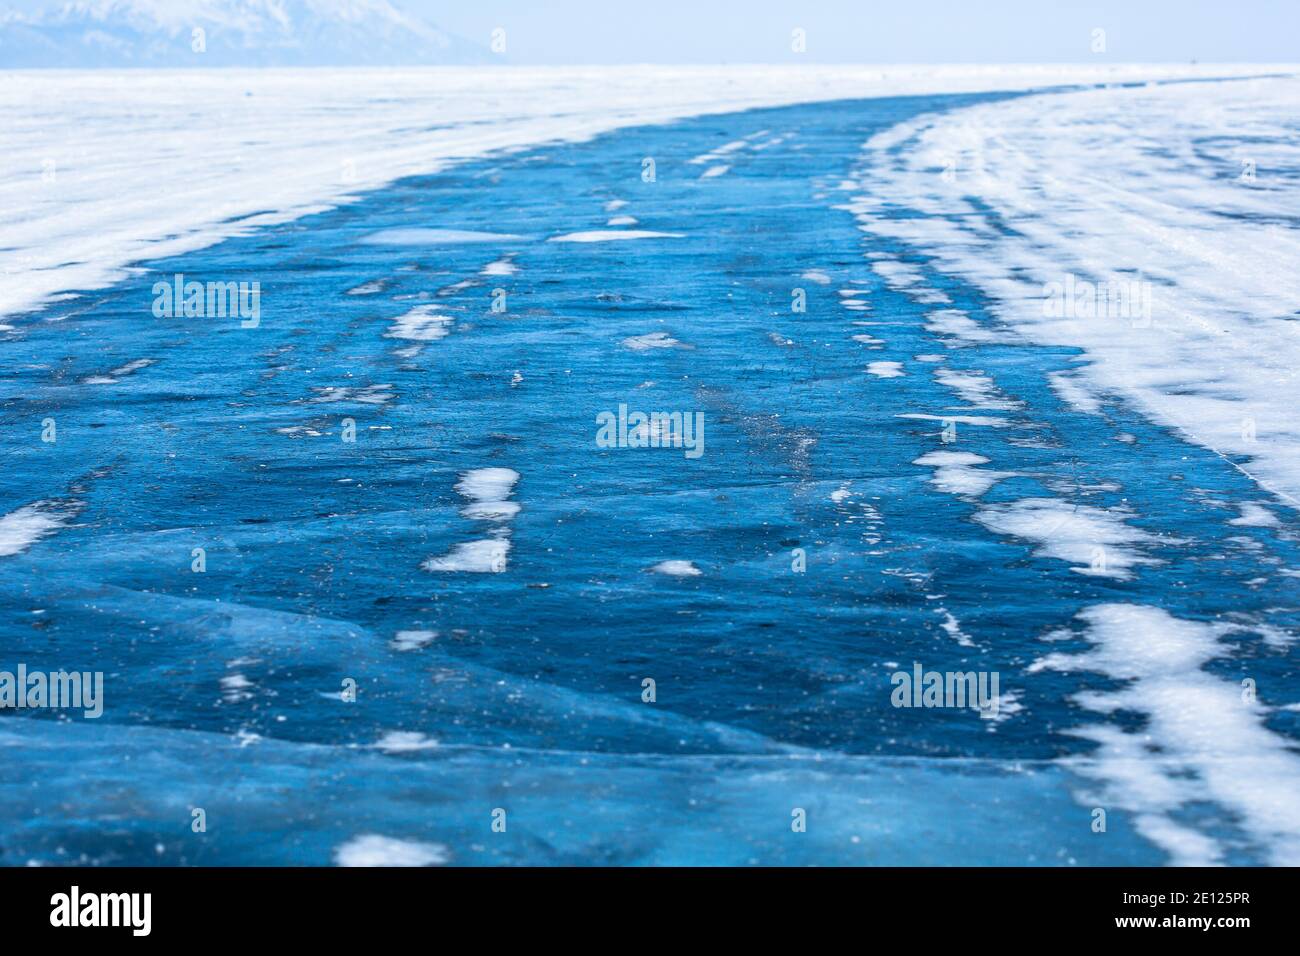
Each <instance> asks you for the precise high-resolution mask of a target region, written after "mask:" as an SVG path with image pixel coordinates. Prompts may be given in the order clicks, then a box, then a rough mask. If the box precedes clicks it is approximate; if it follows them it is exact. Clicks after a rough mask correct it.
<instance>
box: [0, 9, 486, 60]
mask: <svg viewBox="0 0 1300 956" xmlns="http://www.w3.org/2000/svg"><path fill="white" fill-rule="evenodd" d="M490 58H493V57H492V54H491V53H489V52H488V50H487V48H486V47H483V46H479V45H477V44H474V43H471V42H469V41H467V40H463V39H461V38H459V37H455V36H452V35H450V34H447V33H444V32H442V31H441V30H439V29H437V28H436V27H434V26H432V25H431V24H429V23H426V22H424V21H423V20H421V19H420V18H419V17H416V16H413V15H411V14H408V13H405V12H403V11H402V10H399V9H398V8H397V7H395V6H394V5H393V4H392V3H390V2H389V0H81V2H75V3H64V4H61V5H59V6H57V8H56V7H51V8H50V9H48V10H45V11H42V12H39V13H29V14H22V13H12V12H10V13H4V12H0V69H6V68H14V69H17V68H25V67H129V66H152V67H174V66H193V67H217V66H351V65H358V66H360V65H373V66H379V65H394V66H412V65H421V64H439V63H454V64H461V63H480V62H485V61H487V60H488V59H490Z"/></svg>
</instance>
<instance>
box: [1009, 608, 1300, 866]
mask: <svg viewBox="0 0 1300 956" xmlns="http://www.w3.org/2000/svg"><path fill="white" fill-rule="evenodd" d="M1079 616H1080V618H1081V619H1082V620H1083V622H1084V623H1085V624H1086V625H1087V630H1086V631H1085V632H1084V637H1085V638H1086V639H1087V640H1088V641H1089V642H1090V643H1091V644H1092V648H1091V649H1090V650H1088V651H1086V652H1084V653H1081V654H1052V655H1049V656H1048V657H1046V658H1044V659H1043V660H1041V661H1039V662H1038V663H1037V664H1035V665H1034V667H1033V668H1031V670H1055V671H1064V672H1078V671H1086V672H1089V673H1096V674H1102V675H1105V676H1106V677H1109V678H1111V679H1112V680H1115V681H1122V682H1123V683H1122V684H1121V685H1120V686H1119V688H1118V689H1115V690H1098V691H1091V692H1086V693H1083V694H1080V695H1078V697H1077V698H1076V699H1077V701H1078V703H1080V704H1081V705H1082V706H1083V707H1084V708H1086V709H1087V710H1089V711H1092V712H1094V713H1097V714H1100V715H1103V716H1107V717H1108V716H1110V715H1112V714H1114V713H1115V712H1117V711H1125V712H1131V713H1135V714H1141V715H1143V717H1144V718H1145V720H1144V721H1143V723H1142V724H1141V727H1140V729H1137V730H1130V731H1125V730H1122V729H1121V728H1120V727H1119V726H1117V725H1116V724H1113V723H1109V724H1100V725H1089V726H1085V727H1082V728H1078V729H1076V730H1075V731H1074V733H1075V734H1076V735H1077V736H1080V737H1086V738H1088V739H1090V740H1093V741H1096V742H1097V744H1098V745H1099V747H1098V750H1097V751H1096V752H1095V753H1094V754H1093V755H1091V756H1089V757H1087V758H1081V759H1080V760H1079V761H1078V762H1077V768H1078V769H1079V770H1080V771H1081V772H1083V773H1084V774H1086V775H1087V776H1090V777H1093V778H1096V779H1098V780H1100V781H1103V782H1104V784H1105V785H1106V788H1107V793H1106V794H1105V797H1106V798H1108V799H1110V800H1113V801H1115V803H1116V804H1117V805H1118V806H1121V807H1124V808H1125V809H1127V810H1130V811H1131V812H1133V813H1134V814H1135V824H1136V826H1137V829H1138V831H1139V832H1140V833H1142V834H1143V835H1144V836H1145V837H1147V839H1149V840H1151V841H1152V842H1153V843H1156V844H1157V845H1159V846H1161V847H1162V848H1163V849H1165V850H1166V852H1168V853H1169V855H1170V859H1171V862H1173V863H1176V864H1181V865H1199V866H1209V865H1216V864H1219V863H1222V862H1224V859H1223V854H1224V851H1225V849H1226V848H1225V847H1223V846H1222V845H1220V843H1219V841H1218V840H1214V839H1211V838H1209V837H1207V836H1205V835H1204V834H1202V833H1200V832H1198V831H1197V830H1195V829H1193V828H1192V827H1191V825H1190V824H1188V823H1185V822H1176V821H1175V820H1174V816H1175V814H1177V813H1178V811H1180V810H1183V809H1191V808H1194V807H1195V806H1196V805H1197V804H1198V803H1204V802H1212V803H1214V804H1217V805H1219V806H1221V807H1223V808H1225V809H1226V810H1228V811H1229V812H1230V813H1231V814H1232V817H1233V819H1234V820H1236V821H1238V823H1239V825H1240V827H1241V828H1242V829H1243V830H1244V831H1245V832H1246V833H1247V834H1249V835H1250V836H1251V837H1252V838H1253V839H1255V840H1256V841H1258V843H1259V844H1260V845H1261V846H1262V847H1263V848H1265V850H1266V852H1267V853H1268V854H1269V856H1270V857H1271V859H1272V862H1273V863H1274V864H1275V865H1279V866H1296V865H1297V864H1300V837H1297V834H1300V802H1297V801H1296V799H1295V794H1296V793H1298V792H1300V758H1297V757H1296V755H1295V753H1294V752H1293V751H1292V750H1291V748H1290V747H1289V746H1288V742H1287V740H1286V739H1285V738H1283V737H1280V736H1278V735H1276V734H1274V733H1272V732H1271V731H1270V730H1268V729H1267V727H1266V726H1265V725H1264V720H1263V717H1264V714H1263V708H1262V707H1260V706H1259V705H1258V704H1257V703H1255V702H1251V701H1247V700H1245V699H1244V698H1243V695H1242V688H1241V685H1240V684H1239V683H1237V682H1235V681H1234V680H1231V679H1225V678H1222V677H1218V676H1215V675H1212V674H1210V673H1208V672H1206V671H1205V670H1204V669H1203V668H1204V666H1205V665H1206V664H1207V663H1209V662H1210V661H1212V660H1214V659H1215V658H1219V657H1225V656H1227V653H1228V649H1227V648H1226V647H1223V646H1221V645H1220V643H1219V638H1220V637H1221V636H1222V635H1223V634H1224V633H1225V631H1226V628H1225V627H1224V626H1222V625H1216V624H1207V623H1202V622H1199V621H1185V620H1180V619H1178V618H1176V617H1174V616H1172V615H1171V614H1169V613H1168V612H1167V611H1165V610H1163V609H1162V608H1155V607H1144V606H1141V605H1135V604H1103V605H1096V606H1093V607H1090V608H1087V609H1086V610H1085V611H1083V612H1082V613H1081V614H1080V615H1079Z"/></svg>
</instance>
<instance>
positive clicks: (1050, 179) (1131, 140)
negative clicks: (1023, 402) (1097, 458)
mask: <svg viewBox="0 0 1300 956" xmlns="http://www.w3.org/2000/svg"><path fill="white" fill-rule="evenodd" d="M1293 72H1294V71H1293ZM1297 122H1300V78H1297V77H1295V76H1291V77H1273V78H1267V79H1251V80H1241V81H1230V82H1222V83H1191V84H1181V83H1178V84H1164V85H1156V86H1141V87H1129V88H1122V89H1095V90H1084V91H1078V92H1066V93H1054V94H1049V95H1044V96H1030V97H1023V98H1018V99H1016V100H1009V101H1003V102H998V103H986V104H982V105H979V106H974V107H971V108H968V109H962V110H956V111H953V112H950V113H945V114H930V115H928V116H923V117H920V118H918V119H916V120H914V121H911V122H908V123H903V124H900V125H899V126H896V127H894V128H893V129H891V130H889V131H887V132H885V133H883V134H880V135H878V136H876V137H875V138H874V139H873V140H872V141H871V142H870V143H868V144H867V156H866V158H865V162H864V165H863V173H862V176H861V177H860V180H859V182H858V183H857V189H856V192H855V193H854V198H853V200H852V201H851V203H850V206H851V208H852V209H853V210H854V211H855V212H856V213H857V214H858V216H859V219H860V221H861V223H862V228H863V229H864V231H865V232H867V233H868V234H870V235H874V236H878V237H882V238H886V239H892V240H901V241H902V242H903V243H905V244H906V246H907V247H908V248H909V249H910V250H913V251H915V252H916V253H919V254H920V256H921V257H933V258H932V259H930V261H929V262H928V263H927V264H926V268H927V269H933V270H935V271H936V272H938V273H940V274H946V275H948V276H952V277H954V278H957V279H959V280H961V281H962V282H964V283H968V284H969V285H971V286H973V287H974V288H976V289H978V290H979V291H981V292H982V293H984V294H985V295H986V296H987V298H988V301H989V303H990V309H991V311H992V312H993V314H994V315H995V316H996V317H997V318H998V319H999V320H1001V321H1003V322H1005V323H1007V325H1008V326H1010V327H1011V328H1012V329H1014V330H1015V332H1016V333H1019V334H1020V335H1023V336H1024V337H1025V339H1026V340H1028V341H1032V342H1035V343H1039V344H1043V345H1052V346H1061V345H1064V346H1071V347H1075V348H1079V349H1081V350H1082V351H1083V353H1084V355H1083V357H1082V360H1081V364H1080V366H1079V367H1078V368H1077V369H1075V370H1072V371H1071V373H1070V374H1069V375H1068V377H1067V376H1057V377H1056V378H1054V380H1053V384H1054V386H1057V391H1058V394H1059V395H1060V396H1061V398H1062V400H1064V401H1066V402H1068V403H1070V404H1072V405H1074V406H1075V407H1076V408H1078V409H1079V410H1080V411H1083V412H1087V413H1089V414H1100V413H1101V411H1102V407H1103V405H1104V403H1105V402H1106V401H1108V400H1113V399H1115V398H1118V399H1120V400H1123V401H1125V402H1128V403H1130V404H1132V405H1133V407H1135V408H1137V409H1138V410H1140V411H1141V412H1142V413H1143V414H1144V415H1146V416H1147V417H1149V418H1151V419H1153V420H1155V421H1157V422H1160V423H1162V424H1164V425H1167V426H1169V427H1172V428H1174V429H1177V430H1178V431H1179V432H1180V433H1181V434H1182V435H1183V436H1184V437H1185V438H1187V439H1188V440H1190V441H1192V442H1194V443H1196V444H1199V445H1201V446H1203V447H1206V448H1209V449H1211V450H1212V451H1214V452H1215V453H1216V454H1219V455H1220V456H1222V457H1223V458H1224V459H1225V460H1226V461H1228V462H1229V463H1231V464H1232V466H1233V467H1235V468H1237V469H1238V470H1240V471H1242V472H1243V473H1244V474H1246V475H1247V476H1249V477H1250V478H1252V479H1253V480H1255V481H1256V482H1257V483H1258V484H1259V485H1260V486H1261V487H1263V488H1264V489H1265V490H1267V491H1269V492H1270V493H1272V494H1274V495H1275V496H1276V497H1277V498H1279V499H1281V500H1282V501H1285V502H1286V503H1287V504H1289V505H1290V506H1291V507H1293V508H1295V507H1300V425H1298V424H1297V422H1296V419H1295V414H1294V410H1295V408H1296V407H1297V405H1300V329H1298V328H1297V324H1296V315H1297V314H1300V275H1297V273H1296V270H1295V263H1296V262H1297V261H1300V229H1297V222H1300V219H1298V218H1297V217H1298V216H1300V185H1298V184H1297V181H1296V179H1295V168H1296V164H1297V161H1300V141H1297V139H1296V137H1295V133H1294V130H1295V128H1296V124H1297ZM900 213H901V215H900ZM899 265H900V268H901V266H902V265H903V264H899ZM907 265H908V267H909V268H910V269H911V270H913V271H916V270H917V269H918V266H917V265H916V264H915V263H908V264H907ZM1083 282H1087V283H1091V284H1092V285H1093V286H1096V287H1097V288H1100V287H1102V286H1106V287H1108V288H1115V289H1126V288H1128V287H1130V286H1133V285H1137V286H1140V287H1141V288H1142V290H1143V296H1142V297H1141V299H1142V301H1143V303H1144V305H1145V308H1142V309H1131V308H1130V309H1129V310H1128V311H1127V312H1125V310H1124V309H1122V308H1121V309H1118V310H1117V309H1114V308H1112V309H1110V310H1109V311H1108V310H1107V309H1106V308H1104V307H1102V308H1100V309H1099V308H1096V307H1095V303H1094V304H1093V305H1089V304H1088V303H1087V302H1084V301H1082V300H1081V301H1080V302H1077V303H1073V307H1062V306H1063V305H1064V303H1053V302H1051V301H1049V299H1050V298H1051V296H1052V295H1053V294H1054V292H1052V291H1051V290H1060V289H1062V288H1074V287H1075V286H1078V285H1079V283H1083ZM913 285H914V286H915V287H916V288H917V289H921V290H922V291H924V287H923V284H922V285H917V284H916V282H915V281H914V282H913ZM1080 287H1082V286H1080ZM909 294H910V293H909ZM1098 301H1100V300H1098ZM1135 301H1138V300H1135V299H1132V297H1130V301H1129V303H1128V304H1129V305H1130V306H1131V305H1132V304H1133V302H1135ZM1113 304H1114V303H1112V305H1113ZM1119 304H1120V305H1121V306H1123V305H1124V303H1123V302H1120V303H1119ZM1130 313H1131V314H1130ZM972 330H977V331H978V332H979V333H980V334H987V328H986V327H985V326H982V325H974V326H972Z"/></svg>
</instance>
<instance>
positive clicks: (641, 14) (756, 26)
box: [395, 0, 1300, 63]
mask: <svg viewBox="0 0 1300 956" xmlns="http://www.w3.org/2000/svg"><path fill="white" fill-rule="evenodd" d="M395 2H400V3H403V4H404V5H405V6H406V7H407V8H409V9H411V10H418V11H419V12H421V13H422V14H424V15H425V16H426V17H427V18H428V19H430V20H432V21H433V22H436V23H437V24H439V25H440V26H441V27H443V29H446V30H449V31H451V32H454V33H459V34H460V35H461V36H464V37H465V38H467V39H473V40H476V41H478V42H480V43H486V42H487V39H486V38H487V37H488V36H489V35H490V33H491V30H492V28H493V27H495V26H502V27H504V28H505V29H506V40H507V53H508V54H509V57H510V59H511V60H513V61H515V62H522V63H630V62H655V63H719V62H730V63H737V62H751V63H757V62H782V61H787V60H791V59H793V58H794V54H793V53H791V51H790V31H791V30H792V29H793V28H795V27H802V28H804V29H805V30H806V31H807V36H808V50H807V53H806V54H805V55H804V57H802V59H803V60H806V61H811V62H822V63H828V62H829V63H845V62H865V63H908V62H911V63H920V62H929V63H934V62H953V63H960V62H966V63H971V62H1016V63H1024V62H1063V61H1066V62H1073V61H1087V60H1092V59H1094V57H1095V56H1096V55H1095V54H1093V53H1092V52H1091V50H1090V42H1091V37H1092V30H1093V28H1095V27H1101V28H1103V29H1105V30H1106V47H1107V52H1106V54H1105V58H1107V59H1110V60H1115V61H1132V62H1185V61H1187V60H1191V59H1197V60H1200V61H1202V62H1209V61H1219V62H1223V61H1243V62H1295V61H1297V60H1300V0H1218V2H1209V0H1092V2H1085V0H856V2H855V0H803V2H788V0H644V2H631V0H450V2H449V0H395Z"/></svg>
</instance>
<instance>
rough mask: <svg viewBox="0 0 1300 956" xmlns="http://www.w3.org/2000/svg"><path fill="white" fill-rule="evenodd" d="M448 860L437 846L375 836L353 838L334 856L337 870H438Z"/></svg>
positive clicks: (438, 844) (443, 849) (446, 855)
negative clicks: (343, 867) (354, 868)
mask: <svg viewBox="0 0 1300 956" xmlns="http://www.w3.org/2000/svg"><path fill="white" fill-rule="evenodd" d="M450 859H451V854H450V853H449V852H448V850H447V848H446V847H445V846H443V845H442V844H440V843H424V842H421V841H419V840H399V839H396V838H395V837H387V836H380V835H379V834H376V833H365V834H362V835H360V836H356V837H353V838H352V839H351V840H348V841H347V842H346V843H344V844H343V845H342V846H340V847H339V848H338V849H337V850H336V851H335V854H334V861H335V862H336V863H337V864H338V865H339V866H438V865H440V864H443V863H447V862H448V861H449V860H450Z"/></svg>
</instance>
